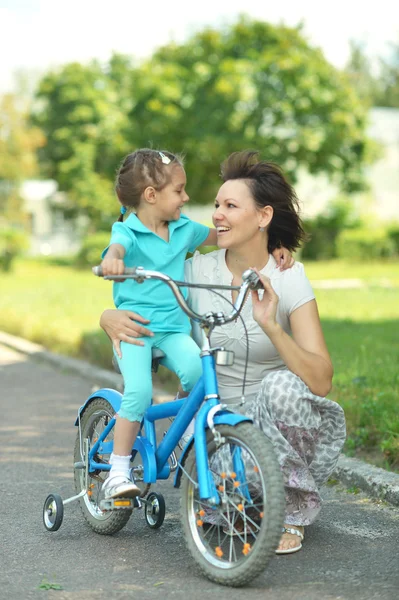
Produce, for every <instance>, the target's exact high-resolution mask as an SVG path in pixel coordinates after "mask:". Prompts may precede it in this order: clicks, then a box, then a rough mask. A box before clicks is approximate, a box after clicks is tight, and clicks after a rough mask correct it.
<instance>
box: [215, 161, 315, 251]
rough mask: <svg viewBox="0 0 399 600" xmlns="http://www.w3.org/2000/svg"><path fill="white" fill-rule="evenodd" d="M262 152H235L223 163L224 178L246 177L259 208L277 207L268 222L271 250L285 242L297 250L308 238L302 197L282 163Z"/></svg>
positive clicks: (289, 247)
mask: <svg viewBox="0 0 399 600" xmlns="http://www.w3.org/2000/svg"><path fill="white" fill-rule="evenodd" d="M258 155H259V153H258V152H256V151H254V150H245V151H243V152H233V154H231V155H230V156H229V157H228V158H227V159H226V160H225V161H224V162H223V163H222V165H221V177H222V179H223V181H229V180H231V179H244V180H245V182H246V183H247V185H248V187H249V189H250V190H251V193H252V196H253V198H254V201H255V204H256V206H257V208H259V209H261V208H264V207H265V206H271V207H272V208H273V218H272V220H271V222H270V224H269V226H268V237H269V240H268V250H269V252H272V251H273V250H275V249H276V248H280V247H281V246H284V247H285V248H288V250H290V251H291V252H293V251H294V250H296V249H297V248H299V247H300V246H301V244H302V243H303V242H304V241H306V239H307V234H306V233H305V231H304V229H303V226H302V221H301V219H300V217H299V203H298V198H297V196H296V193H295V190H294V188H293V187H292V186H291V185H290V184H289V183H288V181H287V180H286V179H285V177H284V175H283V172H282V171H281V169H280V167H279V166H278V165H276V164H274V163H271V162H266V161H261V160H259V158H258Z"/></svg>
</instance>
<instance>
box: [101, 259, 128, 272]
mask: <svg viewBox="0 0 399 600" xmlns="http://www.w3.org/2000/svg"><path fill="white" fill-rule="evenodd" d="M101 267H102V270H103V275H123V273H124V272H125V263H124V262H123V260H122V259H121V258H108V257H107V256H106V257H105V258H104V260H103V261H102V262H101Z"/></svg>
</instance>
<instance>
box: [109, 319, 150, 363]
mask: <svg viewBox="0 0 399 600" xmlns="http://www.w3.org/2000/svg"><path fill="white" fill-rule="evenodd" d="M149 322H150V321H148V319H144V318H143V317H141V316H140V315H138V314H137V313H135V312H132V311H130V310H117V309H107V310H105V311H104V312H103V314H102V315H101V317H100V326H101V327H102V328H103V329H104V331H105V333H106V334H107V335H108V337H109V338H110V340H111V342H112V345H113V347H114V349H115V352H116V353H117V355H118V356H119V358H122V352H121V342H126V343H127V344H133V345H135V346H144V342H143V341H142V340H140V339H138V338H140V337H143V336H150V337H152V336H153V335H154V334H153V333H152V331H150V330H149V329H147V328H146V327H143V326H142V325H140V323H143V324H148V323H149Z"/></svg>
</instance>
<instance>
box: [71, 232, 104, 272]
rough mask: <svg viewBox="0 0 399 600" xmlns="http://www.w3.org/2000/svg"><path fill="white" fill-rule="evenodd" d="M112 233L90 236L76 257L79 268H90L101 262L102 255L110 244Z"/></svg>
mask: <svg viewBox="0 0 399 600" xmlns="http://www.w3.org/2000/svg"><path fill="white" fill-rule="evenodd" d="M109 241H110V233H106V232H99V233H95V234H93V235H89V236H88V237H87V238H86V239H85V240H84V241H83V244H82V247H81V249H80V251H79V253H78V255H77V257H76V264H77V265H78V266H79V267H83V268H90V267H94V266H95V265H98V264H100V262H101V253H102V251H103V250H104V248H106V247H107V246H108V244H109Z"/></svg>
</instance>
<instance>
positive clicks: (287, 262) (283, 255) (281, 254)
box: [201, 228, 295, 271]
mask: <svg viewBox="0 0 399 600" xmlns="http://www.w3.org/2000/svg"><path fill="white" fill-rule="evenodd" d="M201 246H217V234H216V229H213V228H212V229H210V230H209V235H208V237H207V238H206V240H205V241H204V242H202V244H201ZM272 254H273V256H274V259H275V261H276V263H277V268H278V269H280V270H281V271H285V270H286V269H290V268H291V267H292V266H293V265H294V263H295V258H294V257H293V256H292V254H291V252H290V251H289V250H287V248H284V246H282V247H281V248H276V249H275V250H273V252H272Z"/></svg>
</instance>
